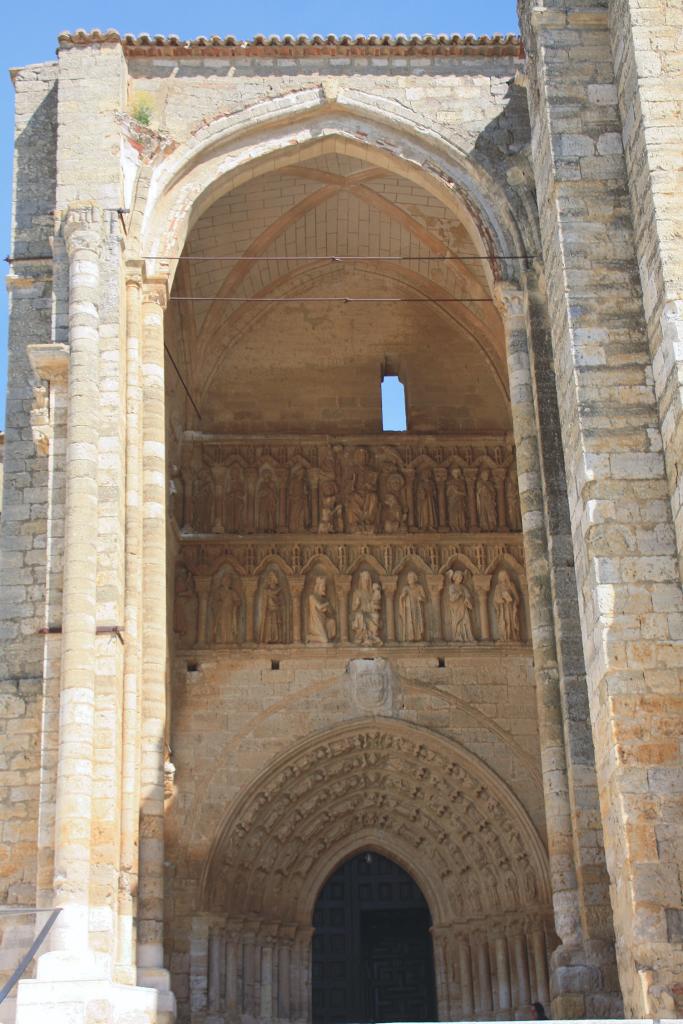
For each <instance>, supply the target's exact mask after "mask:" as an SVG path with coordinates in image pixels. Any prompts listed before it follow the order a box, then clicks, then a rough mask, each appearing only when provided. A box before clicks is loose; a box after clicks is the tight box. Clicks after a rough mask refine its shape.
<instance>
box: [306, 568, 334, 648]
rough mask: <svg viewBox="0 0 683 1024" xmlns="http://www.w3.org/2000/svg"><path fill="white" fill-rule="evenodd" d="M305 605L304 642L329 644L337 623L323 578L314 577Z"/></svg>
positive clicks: (325, 580)
mask: <svg viewBox="0 0 683 1024" xmlns="http://www.w3.org/2000/svg"><path fill="white" fill-rule="evenodd" d="M306 604H307V612H308V620H307V623H306V640H307V641H308V643H309V644H329V643H330V642H331V641H332V640H334V638H335V637H336V635H337V621H336V619H335V615H334V609H333V608H332V604H331V603H330V599H329V597H328V595H327V579H326V578H325V576H316V578H315V581H314V583H313V588H312V590H311V591H310V593H309V595H308V600H307V602H306Z"/></svg>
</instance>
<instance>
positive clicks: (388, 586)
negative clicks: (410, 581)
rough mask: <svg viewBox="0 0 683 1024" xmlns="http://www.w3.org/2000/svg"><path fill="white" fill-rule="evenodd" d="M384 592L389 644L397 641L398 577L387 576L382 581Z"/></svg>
mask: <svg viewBox="0 0 683 1024" xmlns="http://www.w3.org/2000/svg"><path fill="white" fill-rule="evenodd" d="M382 584H383V590H384V614H385V620H386V626H387V643H393V642H394V640H396V614H395V613H396V586H397V584H398V579H397V578H396V576H387V577H385V578H384V579H383V580H382Z"/></svg>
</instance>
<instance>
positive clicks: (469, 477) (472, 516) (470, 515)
mask: <svg viewBox="0 0 683 1024" xmlns="http://www.w3.org/2000/svg"><path fill="white" fill-rule="evenodd" d="M462 472H463V476H464V477H465V484H466V486H467V521H468V523H469V524H470V530H478V529H479V516H478V515H477V477H478V475H479V471H478V470H476V469H471V468H468V469H463V471H462Z"/></svg>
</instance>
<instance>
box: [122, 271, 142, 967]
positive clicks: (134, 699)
mask: <svg viewBox="0 0 683 1024" xmlns="http://www.w3.org/2000/svg"><path fill="white" fill-rule="evenodd" d="M141 289H142V278H141V275H140V272H139V270H138V269H137V268H133V269H132V270H131V271H130V272H129V274H128V277H127V280H126V589H125V605H124V637H125V641H126V642H125V647H124V652H123V656H124V667H123V723H122V731H123V742H122V764H121V844H120V855H119V861H120V869H119V870H120V875H119V899H118V903H119V914H118V935H117V951H116V965H117V975H118V977H119V980H121V981H125V982H127V983H128V984H135V980H136V940H137V936H136V933H135V916H136V910H137V886H138V841H139V836H138V829H139V818H140V763H139V753H140V695H141V681H142V679H141V675H142V673H141V668H142V662H141V655H142V651H141V640H142V607H141V592H142V305H141Z"/></svg>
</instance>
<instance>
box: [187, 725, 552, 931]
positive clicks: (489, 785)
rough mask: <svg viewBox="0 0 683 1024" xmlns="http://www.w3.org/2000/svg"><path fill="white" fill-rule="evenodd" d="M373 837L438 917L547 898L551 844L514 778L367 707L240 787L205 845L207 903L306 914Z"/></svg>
mask: <svg viewBox="0 0 683 1024" xmlns="http://www.w3.org/2000/svg"><path fill="white" fill-rule="evenodd" d="M368 848H369V849H374V850H376V851H377V852H378V853H382V854H384V855H386V856H389V857H391V858H393V859H394V860H397V861H398V862H399V863H400V864H401V865H402V866H403V867H404V868H405V869H406V870H407V871H408V872H409V873H410V874H411V875H412V876H413V877H414V878H415V880H416V881H417V882H418V884H419V885H420V886H421V888H422V889H423V891H424V893H425V896H426V898H427V900H428V902H429V903H430V907H431V911H432V918H433V921H434V925H435V926H441V925H447V924H450V923H453V922H458V923H461V922H465V921H470V920H471V921H472V922H476V921H477V920H480V919H484V918H490V917H491V916H492V915H501V914H506V913H509V912H510V913H511V912H515V913H519V912H522V913H525V912H536V911H538V910H540V909H543V908H546V907H547V906H548V905H549V903H550V879H549V873H548V862H547V854H546V851H545V848H544V846H543V843H542V842H541V839H540V837H539V835H538V833H537V832H536V829H535V827H534V825H533V823H532V821H531V819H530V818H529V816H528V814H527V812H526V811H525V809H524V808H523V807H522V805H521V803H520V802H519V800H518V799H517V798H516V797H515V796H514V794H513V793H512V792H511V790H510V789H509V788H508V786H507V785H506V784H505V783H504V782H503V781H502V780H501V779H500V778H499V777H498V776H497V775H496V774H495V773H494V772H492V771H491V769H490V768H488V767H487V766H486V765H484V764H483V763H482V762H481V761H480V760H479V759H478V758H477V757H475V756H474V755H473V754H472V753H470V752H469V751H467V750H466V749H465V748H463V747H462V746H460V745H459V744H456V743H454V742H453V741H450V740H446V739H444V738H443V737H441V736H438V735H436V734H434V733H432V732H430V731H428V730H425V729H422V728H418V727H417V726H414V725H410V724H406V723H402V722H395V721H387V720H382V721H381V723H380V722H378V721H377V720H369V721H364V722H361V723H353V724H349V725H345V726H342V727H339V728H336V729H334V730H331V731H329V732H325V733H322V734H318V735H317V736H315V737H313V738H309V739H308V740H306V741H305V742H303V743H300V744H298V745H297V746H296V747H294V748H293V749H292V750H290V751H289V752H287V753H286V754H284V755H282V756H280V757H278V758H277V759H276V760H275V761H274V762H273V763H272V764H271V765H270V766H269V767H268V768H267V769H266V770H265V771H264V772H263V773H262V774H261V775H260V776H259V778H257V779H256V780H255V782H254V783H253V784H252V785H251V786H250V787H249V788H248V789H247V790H246V791H245V792H244V794H243V795H242V796H241V798H239V799H238V801H237V803H236V804H235V806H234V807H233V808H232V809H231V810H230V811H229V813H228V814H227V816H226V818H225V820H224V822H223V824H222V826H221V827H220V829H219V831H218V833H217V836H216V839H215V841H214V843H213V846H212V849H211V852H210V854H209V857H208V860H207V864H206V868H205V871H204V876H203V880H202V889H203V901H204V905H205V906H206V908H207V909H211V911H212V912H214V913H221V914H223V913H224V914H225V915H226V917H230V918H247V919H248V918H258V919H259V920H272V921H279V922H282V921H286V922H290V923H292V924H298V925H301V926H307V925H310V921H311V914H312V911H313V904H314V901H315V898H316V896H317V893H318V891H319V889H320V887H321V886H322V884H323V883H324V881H325V879H326V878H327V877H328V875H329V874H331V872H332V871H334V869H335V868H336V867H337V865H338V864H339V863H340V862H342V861H343V860H344V859H345V858H346V857H348V856H350V855H352V854H353V853H354V852H357V851H358V850H361V849H368Z"/></svg>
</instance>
